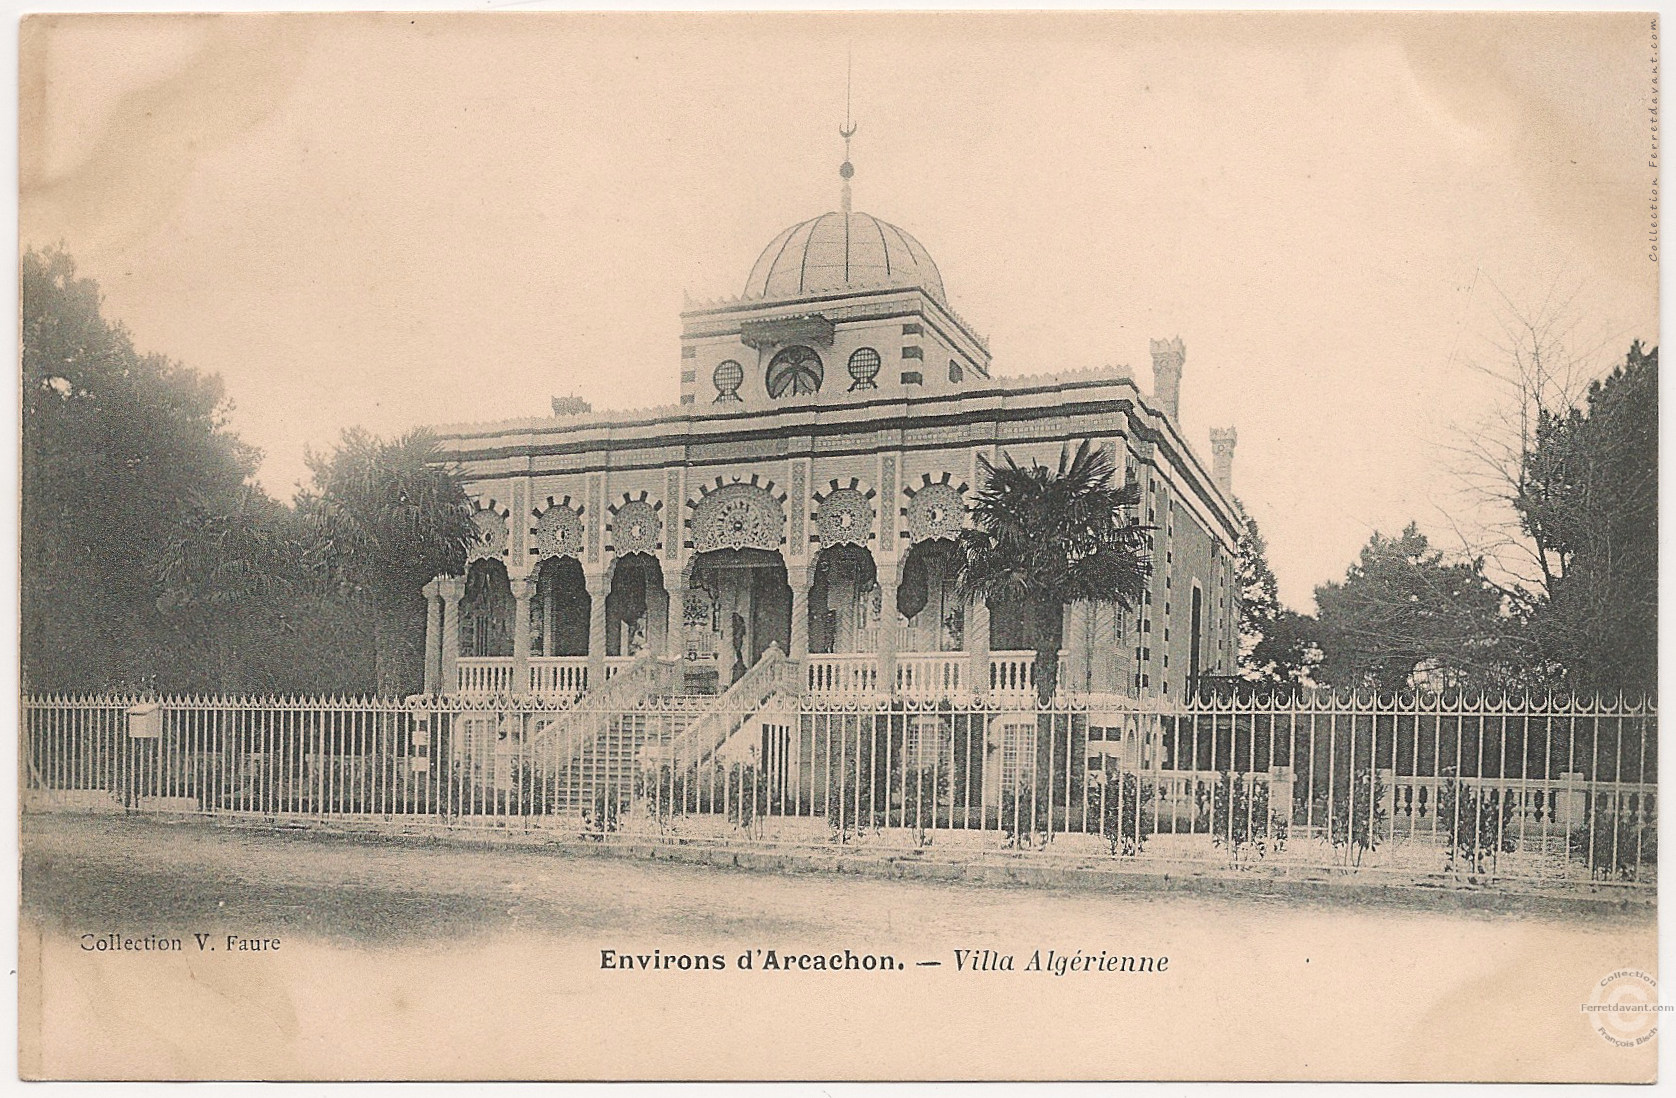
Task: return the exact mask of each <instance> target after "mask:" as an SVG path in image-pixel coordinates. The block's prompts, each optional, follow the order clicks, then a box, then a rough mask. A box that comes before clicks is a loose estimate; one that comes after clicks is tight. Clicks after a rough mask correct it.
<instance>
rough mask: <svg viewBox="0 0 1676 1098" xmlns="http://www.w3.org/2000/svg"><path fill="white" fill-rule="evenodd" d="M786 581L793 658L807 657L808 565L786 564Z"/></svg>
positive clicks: (790, 654)
mask: <svg viewBox="0 0 1676 1098" xmlns="http://www.w3.org/2000/svg"><path fill="white" fill-rule="evenodd" d="M786 582H787V583H789V584H790V585H791V651H790V652H788V653H787V655H789V656H790V657H791V658H792V659H794V660H805V659H808V658H809V566H808V565H807V564H788V565H786Z"/></svg>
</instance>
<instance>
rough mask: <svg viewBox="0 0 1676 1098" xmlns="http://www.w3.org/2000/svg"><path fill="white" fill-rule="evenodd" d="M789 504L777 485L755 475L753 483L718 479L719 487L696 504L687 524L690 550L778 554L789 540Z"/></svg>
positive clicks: (708, 492)
mask: <svg viewBox="0 0 1676 1098" xmlns="http://www.w3.org/2000/svg"><path fill="white" fill-rule="evenodd" d="M785 502H786V497H785V495H784V494H783V493H777V492H775V490H774V482H773V481H767V482H763V481H761V480H760V479H759V478H758V476H757V475H756V474H755V473H753V474H751V477H750V479H749V480H744V479H743V478H736V479H734V480H733V481H732V482H731V483H729V482H726V481H723V480H722V478H720V477H717V478H716V484H715V486H714V487H713V488H710V489H707V490H706V491H705V493H704V494H703V496H701V497H700V498H699V499H698V500H697V501H695V502H694V503H693V504H692V517H691V518H690V519H688V520H687V523H688V531H689V533H690V535H691V538H690V542H689V544H690V547H691V548H692V550H693V552H695V553H708V552H710V551H711V550H712V549H768V550H777V549H779V548H780V546H781V545H782V544H784V543H785V540H786V535H785V530H786V508H785Z"/></svg>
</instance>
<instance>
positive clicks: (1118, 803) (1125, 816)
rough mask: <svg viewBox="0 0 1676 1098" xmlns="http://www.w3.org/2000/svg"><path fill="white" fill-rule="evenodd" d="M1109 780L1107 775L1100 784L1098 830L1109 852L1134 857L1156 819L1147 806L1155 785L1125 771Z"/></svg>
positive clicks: (1143, 846)
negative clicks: (1115, 778)
mask: <svg viewBox="0 0 1676 1098" xmlns="http://www.w3.org/2000/svg"><path fill="white" fill-rule="evenodd" d="M1118 779H1119V780H1116V781H1114V780H1112V776H1107V778H1106V780H1105V781H1104V783H1102V785H1101V787H1100V834H1101V835H1103V836H1104V837H1105V840H1106V845H1107V846H1108V847H1109V848H1110V849H1111V852H1112V854H1114V855H1118V854H1121V855H1123V856H1124V857H1134V856H1135V855H1137V854H1139V853H1140V852H1141V850H1142V849H1144V848H1145V846H1146V840H1147V839H1148V838H1149V837H1150V836H1151V835H1152V829H1153V824H1154V823H1155V822H1156V821H1155V820H1154V819H1153V817H1152V816H1151V815H1149V814H1148V809H1149V807H1150V806H1151V804H1152V801H1153V796H1154V792H1155V791H1154V789H1153V785H1152V783H1151V782H1143V781H1141V780H1140V777H1139V776H1138V775H1136V774H1130V773H1125V774H1122V775H1120V776H1118Z"/></svg>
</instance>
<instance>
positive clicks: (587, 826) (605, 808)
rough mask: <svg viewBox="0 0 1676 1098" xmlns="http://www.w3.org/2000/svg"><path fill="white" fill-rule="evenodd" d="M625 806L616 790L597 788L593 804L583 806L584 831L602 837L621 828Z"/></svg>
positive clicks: (597, 837)
mask: <svg viewBox="0 0 1676 1098" xmlns="http://www.w3.org/2000/svg"><path fill="white" fill-rule="evenodd" d="M625 807H626V806H625V805H624V804H623V802H622V800H621V798H620V797H619V796H617V795H616V793H615V791H612V790H607V789H605V788H600V789H597V790H595V791H594V801H593V804H591V805H584V806H583V807H582V830H583V833H584V834H586V835H588V836H589V837H590V838H595V839H600V838H604V837H605V836H606V835H608V834H610V833H611V832H614V831H617V830H619V829H621V827H622V826H623V815H624V811H623V810H624V808H625Z"/></svg>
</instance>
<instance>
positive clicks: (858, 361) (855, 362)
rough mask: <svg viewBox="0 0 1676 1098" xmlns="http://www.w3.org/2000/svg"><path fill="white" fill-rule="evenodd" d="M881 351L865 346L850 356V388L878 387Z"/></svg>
mask: <svg viewBox="0 0 1676 1098" xmlns="http://www.w3.org/2000/svg"><path fill="white" fill-rule="evenodd" d="M880 361H881V360H880V358H879V352H877V351H875V350H874V349H873V348H871V347H863V348H861V349H860V350H859V351H857V352H856V353H855V354H853V355H851V356H850V379H851V380H850V389H851V390H852V391H853V390H856V389H877V388H878V387H879V384H878V382H877V381H876V380H875V379H876V378H877V377H878V376H879V365H880Z"/></svg>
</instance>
